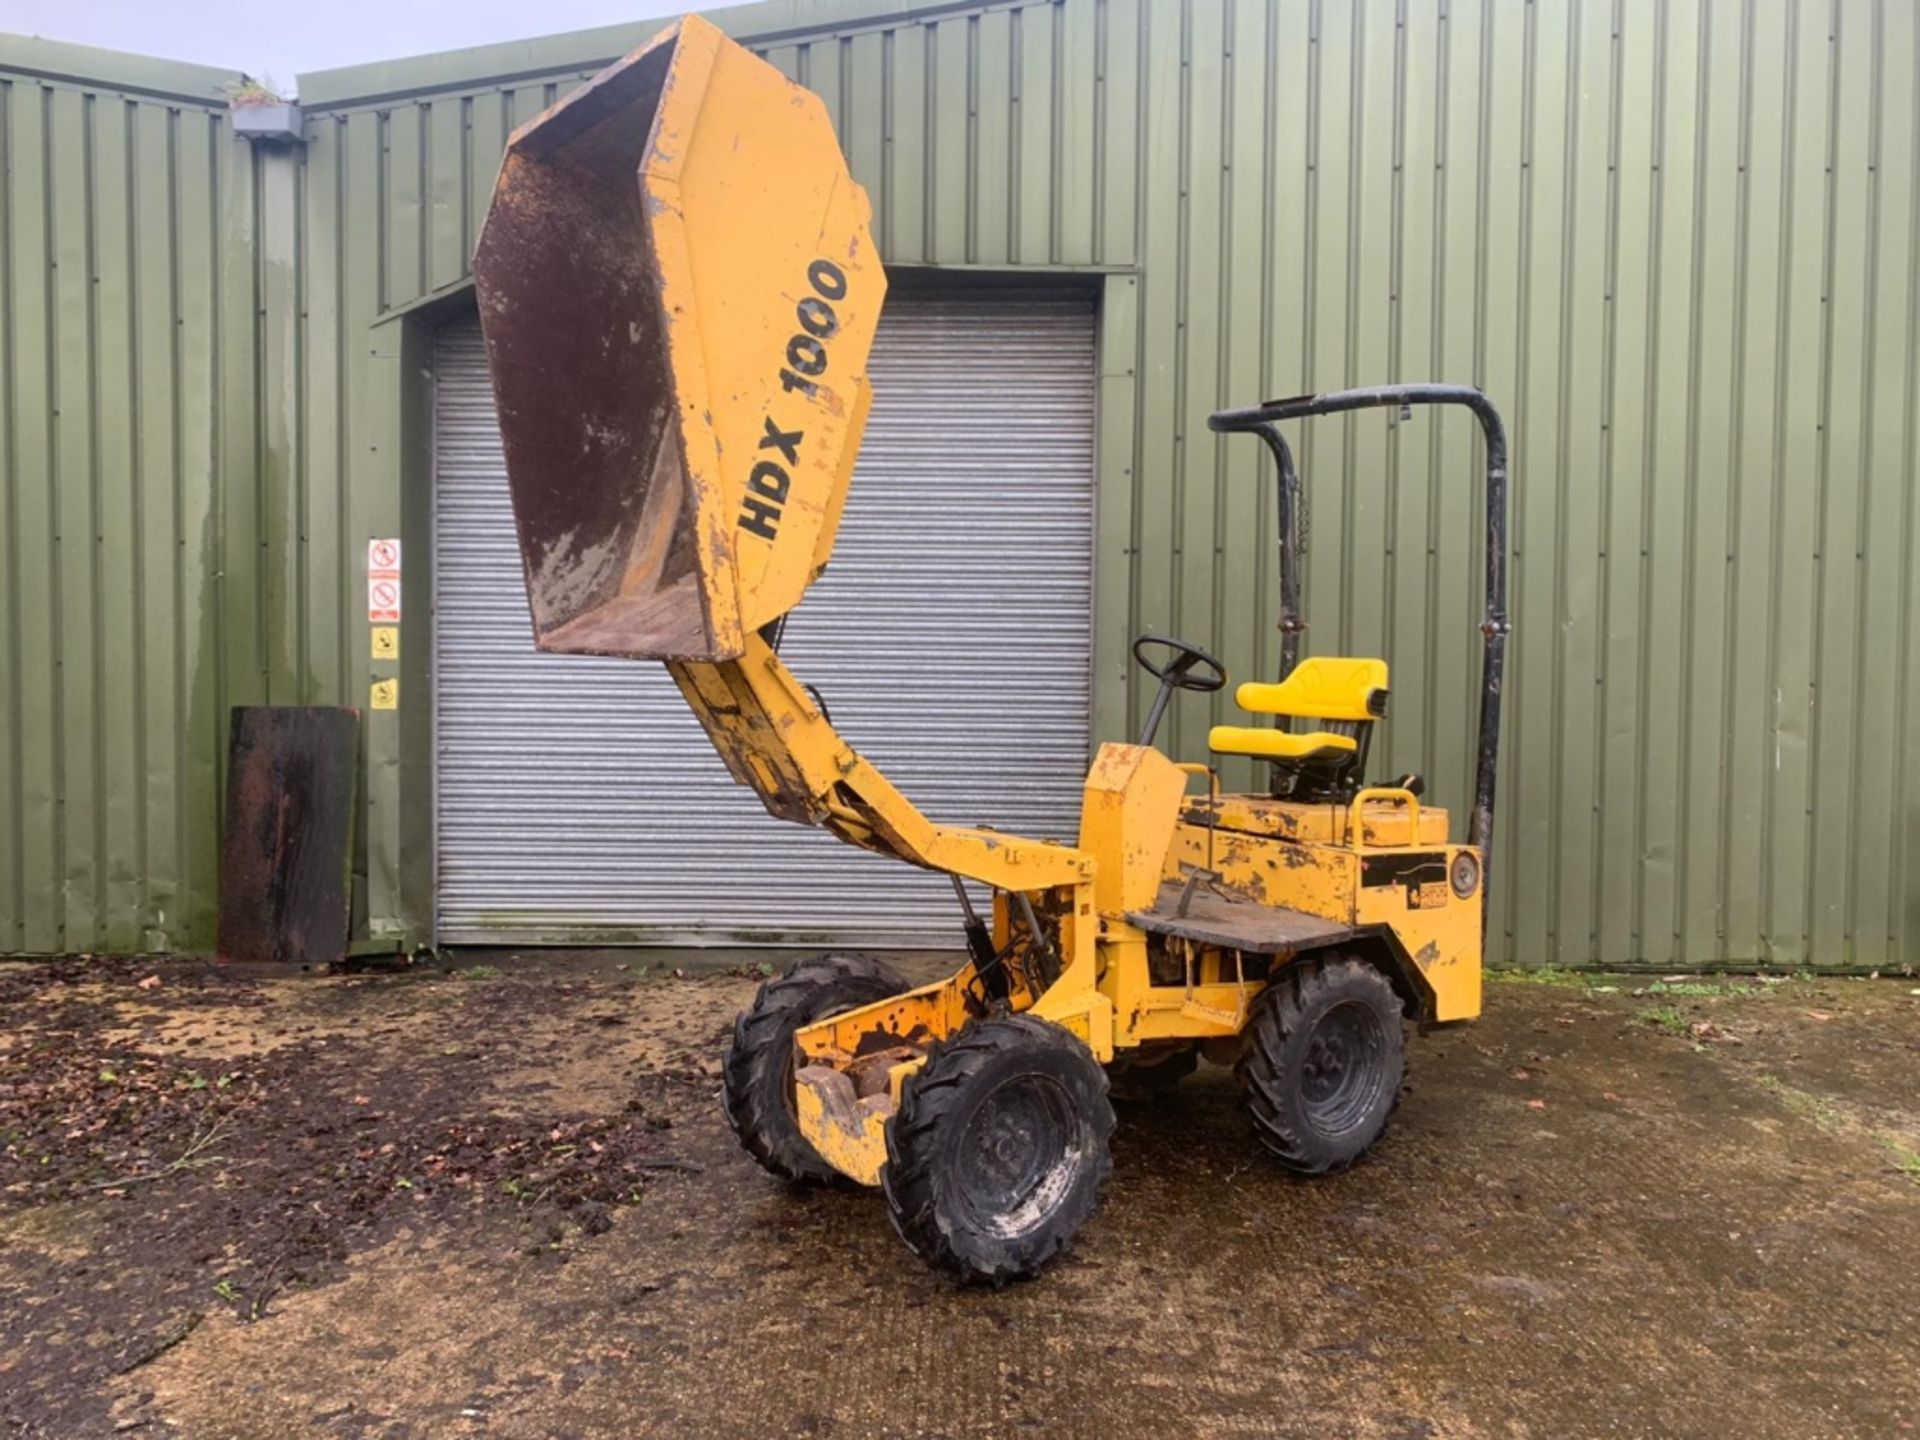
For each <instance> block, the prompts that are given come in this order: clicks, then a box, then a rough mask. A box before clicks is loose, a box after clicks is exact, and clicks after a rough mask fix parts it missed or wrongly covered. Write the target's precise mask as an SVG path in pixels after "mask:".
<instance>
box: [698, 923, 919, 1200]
mask: <svg viewBox="0 0 1920 1440" xmlns="http://www.w3.org/2000/svg"><path fill="white" fill-rule="evenodd" d="M906 991H907V982H906V981H905V980H903V979H901V978H900V977H899V976H898V975H897V974H895V973H894V971H893V970H892V969H891V968H890V967H888V966H886V965H883V964H881V963H880V962H879V961H878V960H872V959H869V958H868V957H866V956H865V955H812V956H809V957H808V958H806V959H805V960H801V961H799V962H797V963H796V964H794V965H793V966H792V967H791V968H790V969H789V970H788V971H787V973H786V974H784V975H782V976H779V977H778V978H777V979H773V980H769V981H767V982H766V983H765V984H764V985H762V986H761V987H760V990H759V993H758V994H756V995H755V996H754V997H753V1004H751V1005H749V1006H748V1007H747V1008H746V1009H745V1010H743V1011H741V1012H740V1018H739V1019H738V1020H736V1021H734V1025H733V1040H732V1043H731V1044H729V1045H728V1046H727V1059H726V1065H725V1077H726V1106H727V1123H728V1124H730V1125H731V1126H732V1127H733V1133H734V1134H735V1135H737V1136H738V1137H739V1138H740V1144H741V1146H742V1147H743V1148H744V1149H745V1150H746V1152H747V1154H749V1155H751V1156H752V1157H753V1158H754V1159H755V1160H756V1161H758V1162H759V1164H760V1166H761V1168H762V1169H765V1170H767V1171H770V1172H771V1173H772V1174H775V1175H778V1176H779V1177H780V1178H781V1179H782V1180H787V1181H790V1182H792V1183H794V1184H796V1185H822V1184H826V1183H827V1182H829V1181H832V1180H836V1179H838V1178H839V1174H840V1172H839V1171H837V1170H835V1169H834V1168H833V1167H832V1166H831V1165H829V1164H827V1162H826V1161H825V1160H822V1159H821V1158H820V1152H819V1151H817V1150H815V1149H814V1148H813V1146H812V1145H811V1144H809V1143H808V1141H807V1137H806V1136H804V1135H802V1134H801V1133H800V1121H799V1119H798V1117H797V1116H796V1115H795V1114H794V1108H793V1051H794V1044H793V1037H794V1034H795V1033H796V1032H797V1031H799V1030H801V1029H803V1028H804V1027H806V1026H808V1025H812V1024H814V1023H815V1022H817V1021H820V1020H825V1019H827V1018H828V1017H829V1016H832V1015H838V1014H840V1013H841V1012H842V1011H846V1010H854V1009H858V1008H859V1007H860V1006H862V1005H871V1004H872V1003H873V1002H875V1001H876V1000H891V999H892V998H893V997H894V996H896V995H904V994H905V993H906Z"/></svg>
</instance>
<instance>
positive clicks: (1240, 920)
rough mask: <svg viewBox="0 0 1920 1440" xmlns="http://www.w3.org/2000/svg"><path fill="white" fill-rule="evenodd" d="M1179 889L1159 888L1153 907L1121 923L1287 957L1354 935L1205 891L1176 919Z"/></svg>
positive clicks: (1333, 924) (1294, 913) (1328, 923)
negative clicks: (1125, 922)
mask: <svg viewBox="0 0 1920 1440" xmlns="http://www.w3.org/2000/svg"><path fill="white" fill-rule="evenodd" d="M1185 890H1186V886H1185V885H1183V884H1172V883H1169V884H1166V885H1162V886H1161V887H1160V896H1159V899H1158V900H1157V901H1156V902H1155V904H1154V907H1153V909H1151V910H1136V911H1134V912H1133V913H1132V914H1131V915H1129V916H1127V919H1128V920H1129V921H1131V922H1132V923H1133V924H1135V925H1138V926H1139V927H1140V928H1141V929H1142V930H1145V931H1147V932H1148V933H1149V934H1153V935H1171V936H1174V937H1176V938H1179V939H1182V940H1194V941H1198V942H1199V943H1200V944H1203V945H1218V946H1220V947H1221V948H1223V949H1227V950H1245V951H1247V952H1249V953H1250V954H1254V955H1286V954H1291V953H1292V952H1293V951H1296V950H1305V949H1308V948H1310V947H1313V946H1318V945H1325V944H1328V943H1329V942H1332V941H1337V940H1345V939H1347V938H1348V937H1349V936H1351V935H1352V934H1353V933H1354V929H1353V926H1351V925H1343V924H1341V923H1340V922H1339V921H1337V920H1326V919H1322V918H1321V917H1320V916H1318V915H1308V914H1306V913H1305V912H1304V911H1300V910H1289V909H1286V908H1285V907H1284V906H1277V905H1256V904H1254V903H1253V902H1252V901H1249V900H1230V899H1228V898H1227V897H1225V896H1223V895H1219V894H1216V893H1215V892H1213V891H1211V890H1205V889H1196V890H1195V891H1194V893H1193V896H1192V898H1191V899H1190V900H1189V902H1188V904H1187V907H1186V914H1185V915H1182V914H1181V913H1180V901H1181V896H1182V894H1183V893H1184V892H1185Z"/></svg>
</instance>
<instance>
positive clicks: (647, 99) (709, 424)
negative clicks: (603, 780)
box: [474, 17, 885, 660]
mask: <svg viewBox="0 0 1920 1440" xmlns="http://www.w3.org/2000/svg"><path fill="white" fill-rule="evenodd" d="M867 217H868V207H867V204H866V197H865V195H864V193H862V192H861V191H860V189H859V187H858V186H856V185H854V183H853V181H852V179H851V177H850V176H849V175H848V173H847V169H846V163H845V160H844V158H843V157H842V155H841V152H840V149H839V146H838V144H837V142H835V140H834V138H833V130H832V124H831V121H830V119H829V118H828V116H827V114H826V111H825V108H824V106H822V105H821V103H820V102H819V100H818V98H817V97H815V96H813V95H811V94H810V93H809V92H807V91H805V90H804V89H802V88H801V87H799V86H797V85H795V84H793V82H791V81H789V80H787V79H786V77H785V76H783V75H781V74H780V73H779V72H778V71H777V70H774V69H773V68H772V67H771V66H769V65H767V64H766V63H765V62H763V61H761V60H759V59H757V58H756V57H754V56H752V55H750V54H749V53H748V52H746V51H745V50H743V49H741V47H739V46H738V45H736V44H734V43H733V42H732V41H730V40H727V39H726V38H725V37H724V36H723V35H721V34H720V32H719V31H718V30H716V29H715V28H714V27H713V26H712V25H711V24H709V23H707V22H705V21H703V20H700V19H698V18H697V17H688V18H687V19H685V20H683V21H681V22H680V23H678V24H677V25H675V26H673V27H672V28H671V29H669V30H668V31H666V32H665V33H664V34H663V35H661V36H660V37H659V38H657V39H656V40H655V41H654V42H653V43H651V44H650V45H648V46H646V47H644V48H642V49H641V50H638V51H636V52H634V53H633V54H631V55H629V56H627V57H626V58H625V59H623V60H620V61H618V62H616V63H615V64H613V65H611V66H609V67H608V68H607V69H606V70H604V71H602V72H601V73H600V74H599V75H598V76H596V77H595V78H594V79H593V80H592V81H590V82H589V83H588V84H586V85H585V86H583V87H581V88H580V89H578V90H576V91H574V92H573V93H571V94H570V95H568V96H566V97H565V98H564V99H562V100H561V101H560V102H558V103H557V104H556V105H554V106H553V107H552V108H550V109H549V110H547V111H546V112H545V113H544V114H542V115H540V116H539V117H538V118H536V119H534V120H533V121H531V122H529V123H528V124H527V125H525V126H524V127H522V128H521V129H520V130H519V131H517V132H516V133H515V134H514V136H513V138H512V140H511V141H510V143H509V146H508V151H507V154H506V157H505V159H504V161H503V163H502V167H501V172H500V178H499V181H498V183H497V185H496V187H495V191H494V196H493V201H492V205H491V207H490V208H489V210H488V213H487V219H486V223H485V225H484V227H483V228H482V231H481V236H480V241H479V245H478V247H477V249H476V252H475V256H474V278H475V284H476V289H477V291H478V295H479V302H480V318H481V324H482V328H483V330H484V332H485V335H486V342H487V354H488V363H489V366H490V369H491V371H492V375H493V382H494V394H495V401H496V405H497V408H498V413H499V418H500V429H501V438H502V441H503V444H504V448H505V453H506V462H507V473H508V479H509V484H510V486H511V489H512V493H513V504H514V516H515V521H516V524H517V526H518V530H519V540H520V550H521V558H522V561H523V564H524V568H525V574H526V584H527V597H528V603H529V608H530V610H531V612H532V618H533V628H534V636H535V641H536V643H537V644H538V645H539V646H540V647H541V648H542V649H547V650H560V651H570V652H580V653H593V654H612V655H626V656H634V657H646V658H656V659H694V660H713V659H725V658H730V657H732V656H734V655H737V654H739V653H740V650H741V648H742V637H743V635H744V634H745V632H746V631H748V630H751V629H754V628H758V627H759V626H762V625H764V624H766V623H767V622H769V621H770V620H773V619H775V618H777V617H778V616H779V615H781V614H784V613H785V612H786V611H787V610H788V609H790V608H791V607H792V606H793V605H794V604H797V603H798V601H799V599H800V597H801V594H802V593H803V592H804V590H805V588H806V586H807V584H808V583H809V582H810V581H811V580H812V579H813V577H814V576H815V575H817V574H818V573H819V571H820V569H821V568H822V567H824V565H825V563H826V560H827V557H828V554H829V553H830V552H831V549H832V543H833V533H834V529H835V528H836V526H837V522H838V518H839V513H840V507H841V505H842V504H843V503H844V500H845V490H846V485H847V483H848V481H849V479H850V477H851V473H852V464H853V455H854V453H855V452H856V451H857V449H858V444H859V431H860V425H861V422H862V420H863V419H864V416H865V411H866V405H867V386H866V376H865V367H866V361H867V353H868V349H869V346H870V344H871V340H872V334H873V329H874V326H875V325H876V324H877V322H878V318H879V311H880V306H881V303H882V300H883V297H884V293H885V275H884V271H883V270H882V267H881V265H880V262H879V258H878V256H877V255H875V254H874V252H873V246H872V240H871V237H870V235H869V234H868V228H867Z"/></svg>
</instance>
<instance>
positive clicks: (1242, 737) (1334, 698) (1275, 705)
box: [1207, 655, 1387, 760]
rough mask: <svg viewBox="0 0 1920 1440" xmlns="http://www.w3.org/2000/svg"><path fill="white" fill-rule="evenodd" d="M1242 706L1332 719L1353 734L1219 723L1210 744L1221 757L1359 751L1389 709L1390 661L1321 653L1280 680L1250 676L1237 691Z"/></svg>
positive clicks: (1304, 756)
mask: <svg viewBox="0 0 1920 1440" xmlns="http://www.w3.org/2000/svg"><path fill="white" fill-rule="evenodd" d="M1233 698H1234V699H1235V700H1237V701H1238V702H1239V703H1240V708H1241V709H1243V710H1251V711H1253V712H1254V714H1256V715H1284V716H1288V717H1298V718H1300V719H1305V720H1331V721H1334V722H1335V723H1336V724H1339V725H1340V726H1342V727H1343V729H1344V728H1345V727H1351V728H1352V731H1353V733H1339V732H1336V731H1332V730H1312V731H1308V732H1307V733H1306V734H1303V735H1296V734H1293V733H1292V732H1291V731H1287V730H1280V729H1267V728H1265V727H1259V728H1256V727H1254V726H1249V725H1216V726H1214V727H1213V729H1212V730H1211V731H1209V732H1208V734H1207V747H1208V748H1209V749H1210V750H1213V751H1216V752H1217V753H1219V754H1222V755H1250V756H1253V757H1254V758H1255V759H1258V760H1337V759H1341V758H1343V757H1347V756H1355V755H1358V753H1359V751H1360V748H1361V745H1360V738H1359V737H1360V735H1361V734H1363V733H1364V731H1363V730H1362V727H1363V726H1367V725H1370V724H1371V723H1372V722H1373V721H1375V720H1377V719H1379V718H1380V717H1381V716H1382V715H1384V714H1386V712H1387V662H1386V661H1384V660H1367V659H1358V658H1350V657H1346V656H1340V655H1316V656H1315V657H1314V658H1313V659H1311V660H1302V661H1301V662H1300V663H1299V664H1298V665H1296V666H1294V667H1293V673H1292V674H1291V675H1289V676H1287V678H1286V679H1284V680H1282V681H1280V682H1279V683H1277V684H1275V683H1271V682H1263V681H1259V680H1249V681H1247V683H1246V684H1244V685H1242V686H1241V687H1240V688H1239V689H1238V690H1236V691H1234V692H1233Z"/></svg>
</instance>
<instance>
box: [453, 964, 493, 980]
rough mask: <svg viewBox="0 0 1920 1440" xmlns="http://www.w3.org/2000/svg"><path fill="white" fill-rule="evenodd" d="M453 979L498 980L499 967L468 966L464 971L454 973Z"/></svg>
mask: <svg viewBox="0 0 1920 1440" xmlns="http://www.w3.org/2000/svg"><path fill="white" fill-rule="evenodd" d="M453 977H454V979H456V980H498V979H499V978H500V967H499V966H498V965H469V966H467V968H466V969H464V970H456V971H454V972H453Z"/></svg>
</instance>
